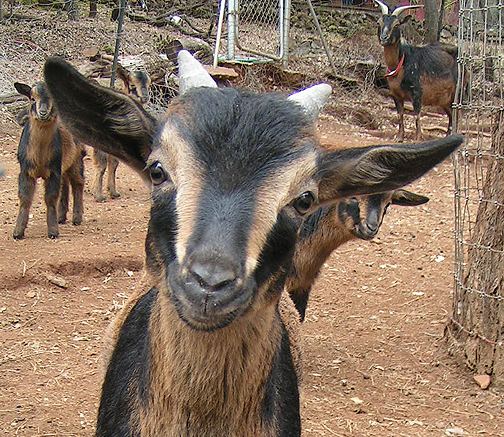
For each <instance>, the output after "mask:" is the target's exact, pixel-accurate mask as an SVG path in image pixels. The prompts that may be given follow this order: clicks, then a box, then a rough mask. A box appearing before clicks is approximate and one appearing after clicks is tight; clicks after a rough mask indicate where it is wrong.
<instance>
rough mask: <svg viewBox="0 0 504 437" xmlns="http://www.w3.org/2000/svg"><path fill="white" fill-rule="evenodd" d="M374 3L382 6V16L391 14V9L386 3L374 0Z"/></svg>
mask: <svg viewBox="0 0 504 437" xmlns="http://www.w3.org/2000/svg"><path fill="white" fill-rule="evenodd" d="M374 2H375V3H376V4H377V5H378V6H380V9H381V13H382V15H388V13H389V7H388V6H387V5H386V4H385V3H383V2H381V1H380V0H374Z"/></svg>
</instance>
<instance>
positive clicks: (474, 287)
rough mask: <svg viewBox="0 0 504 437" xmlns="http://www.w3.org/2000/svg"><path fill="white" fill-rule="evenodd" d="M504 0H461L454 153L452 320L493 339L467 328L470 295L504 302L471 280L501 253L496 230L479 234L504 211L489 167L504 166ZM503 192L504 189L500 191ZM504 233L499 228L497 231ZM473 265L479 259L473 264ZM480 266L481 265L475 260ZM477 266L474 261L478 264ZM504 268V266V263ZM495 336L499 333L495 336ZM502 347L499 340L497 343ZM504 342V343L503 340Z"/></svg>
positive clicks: (503, 294)
mask: <svg viewBox="0 0 504 437" xmlns="http://www.w3.org/2000/svg"><path fill="white" fill-rule="evenodd" d="M503 10H504V2H503V1H502V0H461V2H460V12H459V30H458V40H459V56H458V62H459V86H458V89H457V95H456V99H455V105H454V106H455V109H456V112H455V116H456V120H457V123H458V130H459V131H460V132H462V133H465V134H466V142H465V144H464V146H463V147H462V149H461V150H460V151H459V152H458V154H457V155H456V156H455V159H454V163H455V170H454V171H455V271H454V276H455V292H454V308H453V316H452V322H454V324H455V325H456V326H457V327H458V328H459V329H461V330H462V331H464V332H465V333H466V334H468V335H470V336H472V337H477V338H479V339H480V340H483V341H486V342H488V341H491V340H489V339H488V338H487V335H486V333H485V332H482V331H481V330H479V331H478V329H475V328H474V326H467V324H468V322H467V320H469V318H467V317H466V316H464V315H463V314H464V313H467V311H468V310H466V309H464V308H462V306H463V305H467V302H468V301H467V299H466V297H467V295H469V294H470V295H472V296H471V297H472V298H474V299H477V300H480V301H481V300H483V301H484V302H482V305H481V306H482V307H483V306H485V305H492V302H496V301H498V302H501V301H504V290H503V288H502V284H501V285H500V287H498V286H497V287H489V284H486V283H485V282H484V281H481V282H478V281H468V280H467V278H468V276H469V274H470V271H469V270H470V267H471V266H470V262H469V261H471V262H472V261H474V260H478V258H483V257H485V256H486V259H488V254H489V252H490V253H491V256H497V257H499V256H500V257H502V256H503V255H504V247H502V244H501V241H502V240H503V239H502V238H486V237H487V236H488V235H489V234H491V232H490V233H489V232H486V233H484V232H476V228H477V226H479V225H481V223H478V221H480V220H481V212H482V211H484V210H485V209H484V208H486V207H488V206H491V207H493V208H498V209H500V214H502V215H503V216H504V203H503V202H504V199H503V198H502V197H500V195H499V191H500V190H493V189H488V184H489V182H490V181H491V180H492V178H491V177H490V176H493V175H492V174H489V173H488V172H489V169H491V168H492V169H495V168H499V167H495V165H496V164H497V165H498V166H499V165H502V164H503V161H502V160H504V156H503V155H502V153H501V152H499V150H501V151H502V150H504V149H503V148H502V147H496V144H500V143H499V141H504V139H503V138H504V137H503V136H502V132H503V130H504V115H503V114H504V30H503V25H504V12H503ZM501 168H502V167H501ZM500 193H502V191H500ZM496 232H499V230H496ZM473 264H474V263H473ZM476 265H477V264H476ZM473 267H474V265H473ZM503 268H504V266H503ZM493 337H494V338H495V336H493ZM495 344H496V345H499V343H495ZM500 346H502V344H500Z"/></svg>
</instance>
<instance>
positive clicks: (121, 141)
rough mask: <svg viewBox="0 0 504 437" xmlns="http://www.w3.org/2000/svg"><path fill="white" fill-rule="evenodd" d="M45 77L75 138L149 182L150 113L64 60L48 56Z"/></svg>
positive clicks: (153, 128)
mask: <svg viewBox="0 0 504 437" xmlns="http://www.w3.org/2000/svg"><path fill="white" fill-rule="evenodd" d="M44 78H45V82H46V85H47V88H48V90H49V93H50V94H51V97H52V98H53V101H54V105H55V107H56V110H57V112H58V115H59V116H60V118H61V119H62V121H63V123H64V124H65V127H67V129H68V130H69V131H70V132H71V134H72V135H73V136H74V137H76V138H77V139H78V140H79V141H81V142H82V143H84V144H87V145H89V146H92V147H95V148H97V149H99V150H102V151H104V152H106V153H109V154H111V155H114V156H116V157H117V158H119V159H120V160H121V161H124V162H125V163H126V164H127V165H129V166H130V167H132V168H133V169H134V170H136V171H137V172H138V173H140V175H141V176H142V178H143V179H144V180H145V181H147V182H149V183H150V178H149V175H148V174H147V173H146V170H145V166H146V162H147V158H148V157H149V155H150V153H151V150H152V141H153V136H154V134H155V129H156V122H155V120H154V118H153V117H152V116H150V115H149V114H148V113H147V112H146V111H145V110H144V109H143V108H142V107H141V106H140V105H139V104H138V103H136V102H135V101H134V100H133V99H131V98H130V97H128V96H126V95H124V94H122V93H120V92H118V91H114V90H112V89H110V88H105V87H102V86H99V85H96V84H93V83H92V82H90V81H89V80H88V79H87V78H85V77H84V76H83V75H82V74H80V73H79V72H78V71H77V70H76V69H75V68H74V67H72V66H71V65H70V64H69V63H67V62H66V61H64V60H63V59H60V58H49V59H48V60H47V61H46V63H45V66H44Z"/></svg>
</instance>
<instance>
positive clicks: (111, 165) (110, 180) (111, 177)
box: [107, 155, 121, 199]
mask: <svg viewBox="0 0 504 437" xmlns="http://www.w3.org/2000/svg"><path fill="white" fill-rule="evenodd" d="M118 165H119V160H118V159H117V158H114V157H113V156H112V155H108V156H107V188H108V192H109V194H110V197H112V198H113V199H115V198H117V197H120V196H121V195H120V194H119V193H118V192H117V190H116V171H117V166H118Z"/></svg>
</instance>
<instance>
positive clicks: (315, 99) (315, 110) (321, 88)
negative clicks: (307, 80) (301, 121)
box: [288, 83, 332, 120]
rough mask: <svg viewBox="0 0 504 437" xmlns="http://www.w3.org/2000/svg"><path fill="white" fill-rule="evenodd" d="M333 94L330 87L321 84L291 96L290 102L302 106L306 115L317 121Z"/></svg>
mask: <svg viewBox="0 0 504 437" xmlns="http://www.w3.org/2000/svg"><path fill="white" fill-rule="evenodd" d="M331 92H332V88H331V86H330V85H328V84H326V83H319V84H318V85H313V86H311V87H310V88H306V89H305V90H303V91H298V92H297V93H294V94H291V95H290V96H289V97H288V100H290V101H292V102H295V103H297V104H298V105H300V106H302V107H303V109H304V111H305V112H306V114H307V115H308V116H310V117H311V118H312V119H313V120H315V119H316V118H317V117H318V114H319V112H320V111H321V110H322V108H323V107H324V105H325V103H326V102H327V99H328V98H329V96H330V95H331Z"/></svg>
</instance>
